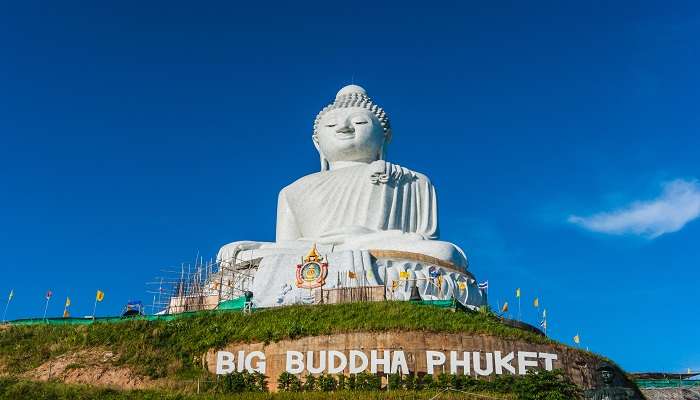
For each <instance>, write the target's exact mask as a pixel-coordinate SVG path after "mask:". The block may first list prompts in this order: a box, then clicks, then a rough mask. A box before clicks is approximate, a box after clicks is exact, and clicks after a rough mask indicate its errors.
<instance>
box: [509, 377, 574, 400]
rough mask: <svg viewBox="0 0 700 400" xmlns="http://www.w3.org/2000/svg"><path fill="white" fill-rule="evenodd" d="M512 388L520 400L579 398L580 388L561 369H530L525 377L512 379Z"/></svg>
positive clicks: (568, 399)
mask: <svg viewBox="0 0 700 400" xmlns="http://www.w3.org/2000/svg"><path fill="white" fill-rule="evenodd" d="M513 389H514V390H513V391H514V392H515V393H516V394H517V395H518V399H520V400H571V399H580V398H581V391H580V389H579V388H578V387H577V386H576V385H574V384H573V383H572V382H571V381H570V380H569V379H568V378H567V377H566V376H565V375H564V374H563V373H562V372H561V370H555V371H544V370H540V371H537V372H533V371H530V372H528V374H527V375H526V376H525V377H522V378H519V379H515V380H514V381H513Z"/></svg>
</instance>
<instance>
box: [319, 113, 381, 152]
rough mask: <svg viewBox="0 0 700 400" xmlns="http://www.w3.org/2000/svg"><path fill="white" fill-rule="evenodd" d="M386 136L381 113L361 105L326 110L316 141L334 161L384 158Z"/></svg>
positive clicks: (322, 150)
mask: <svg viewBox="0 0 700 400" xmlns="http://www.w3.org/2000/svg"><path fill="white" fill-rule="evenodd" d="M385 140H386V137H385V135H384V130H383V129H382V126H381V125H380V124H379V120H378V119H377V117H375V116H374V114H372V112H370V111H369V110H366V109H364V108H359V107H349V108H338V109H335V110H330V111H328V112H326V113H325V114H323V116H322V117H321V119H320V120H319V124H318V128H317V132H316V136H314V143H315V144H316V147H317V148H318V149H319V151H320V152H321V154H323V155H324V156H325V157H326V159H327V160H328V161H330V162H334V161H361V162H372V161H375V160H378V159H379V158H380V155H381V152H382V147H383V145H384V142H385Z"/></svg>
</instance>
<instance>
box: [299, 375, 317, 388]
mask: <svg viewBox="0 0 700 400" xmlns="http://www.w3.org/2000/svg"><path fill="white" fill-rule="evenodd" d="M301 389H302V390H303V391H305V392H313V391H314V390H316V389H318V382H317V380H316V377H315V376H313V375H311V374H308V375H306V377H305V378H304V384H303V385H302V387H301Z"/></svg>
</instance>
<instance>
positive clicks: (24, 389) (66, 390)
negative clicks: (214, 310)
mask: <svg viewBox="0 0 700 400" xmlns="http://www.w3.org/2000/svg"><path fill="white" fill-rule="evenodd" d="M436 394H437V391H425V392H408V391H403V390H400V391H398V390H397V391H388V392H333V393H325V392H300V393H276V394H269V393H241V394H203V395H196V394H184V393H174V392H169V391H161V390H123V391H122V390H115V389H106V388H96V387H91V386H85V385H68V384H63V383H58V382H32V381H23V380H18V379H14V378H0V400H6V399H7V400H16V399H33V400H49V399H50V400H98V399H99V400H156V399H158V400H214V399H217V400H218V399H221V400H325V399H329V400H341V399H353V400H374V399H395V400H399V399H404V400H408V399H416V400H417V399H421V400H423V399H430V398H432V397H433V396H435V395H436ZM482 395H486V396H488V397H486V398H485V397H481V396H479V397H477V396H470V395H466V394H463V393H446V394H442V395H441V396H440V397H439V398H440V399H441V400H456V399H474V400H487V399H489V398H490V399H497V400H514V399H515V397H513V396H510V395H504V394H495V393H482Z"/></svg>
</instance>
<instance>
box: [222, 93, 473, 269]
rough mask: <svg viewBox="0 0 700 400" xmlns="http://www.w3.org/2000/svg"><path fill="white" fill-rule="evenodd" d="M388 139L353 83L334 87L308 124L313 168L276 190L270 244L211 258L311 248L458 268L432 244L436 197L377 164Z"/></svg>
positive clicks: (449, 248)
mask: <svg viewBox="0 0 700 400" xmlns="http://www.w3.org/2000/svg"><path fill="white" fill-rule="evenodd" d="M391 137H392V131H391V125H390V124H389V119H388V117H387V115H386V113H385V112H384V110H382V108H381V107H379V106H378V105H377V104H375V103H373V102H372V100H371V99H370V98H369V97H368V96H367V92H366V91H365V90H364V89H363V88H362V87H360V86H357V85H349V86H346V87H344V88H342V89H341V90H340V91H339V92H338V94H337V96H336V98H335V101H333V102H332V103H331V104H329V105H328V106H326V107H325V108H324V109H323V110H321V112H320V113H319V114H318V116H317V117H316V120H315V122H314V127H313V135H312V140H313V143H314V146H315V147H316V150H318V153H319V155H320V160H321V171H319V172H316V173H313V174H310V175H307V176H304V177H302V178H300V179H298V180H296V181H295V182H293V183H292V184H290V185H289V186H287V187H285V188H284V189H282V190H281V191H280V193H279V200H278V205H277V230H276V231H277V233H276V239H275V242H251V241H242V242H234V243H231V244H228V245H226V246H224V247H222V248H221V250H220V251H219V254H218V257H217V258H218V259H219V260H220V261H229V262H236V261H239V260H241V261H242V260H248V259H252V258H254V257H266V256H270V255H279V254H304V253H305V252H306V251H308V249H309V247H310V246H311V245H312V244H317V245H318V246H319V250H320V251H322V252H325V253H328V252H331V253H332V252H342V251H346V250H353V251H354V250H381V251H388V252H391V251H393V252H402V253H406V254H419V255H425V256H428V257H432V258H436V259H439V260H442V261H445V262H446V263H449V264H451V265H453V266H455V267H457V268H458V269H461V270H464V269H466V267H467V260H466V257H465V255H464V253H463V252H462V250H461V249H459V247H457V246H455V245H453V244H451V243H448V242H442V241H439V240H437V239H438V237H439V230H438V211H437V198H436V194H435V188H434V187H433V185H432V184H431V183H430V180H429V179H428V178H427V177H426V176H425V175H423V174H420V173H418V172H414V171H411V170H409V169H407V168H404V167H401V166H399V165H396V164H392V163H390V162H388V161H386V160H385V157H386V154H387V146H388V144H389V142H390V141H391Z"/></svg>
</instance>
